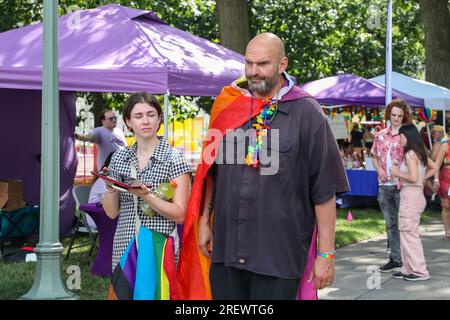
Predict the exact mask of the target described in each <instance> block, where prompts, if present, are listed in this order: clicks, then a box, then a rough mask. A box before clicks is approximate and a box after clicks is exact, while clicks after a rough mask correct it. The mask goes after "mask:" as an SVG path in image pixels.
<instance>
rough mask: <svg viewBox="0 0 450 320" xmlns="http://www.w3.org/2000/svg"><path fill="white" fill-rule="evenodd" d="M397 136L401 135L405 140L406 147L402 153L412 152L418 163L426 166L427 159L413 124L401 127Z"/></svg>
mask: <svg viewBox="0 0 450 320" xmlns="http://www.w3.org/2000/svg"><path fill="white" fill-rule="evenodd" d="M398 134H403V135H404V136H405V137H406V140H407V142H406V146H405V148H404V153H405V154H406V153H407V152H408V151H409V150H412V151H414V152H415V153H416V155H417V157H418V158H419V160H420V162H422V164H423V165H424V166H426V165H427V162H428V157H427V153H426V151H425V146H424V144H423V141H422V138H421V137H420V133H419V131H418V130H417V128H416V126H415V125H414V124H407V125H403V126H401V127H400V129H399V130H398Z"/></svg>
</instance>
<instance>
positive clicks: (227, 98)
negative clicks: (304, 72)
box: [177, 86, 317, 300]
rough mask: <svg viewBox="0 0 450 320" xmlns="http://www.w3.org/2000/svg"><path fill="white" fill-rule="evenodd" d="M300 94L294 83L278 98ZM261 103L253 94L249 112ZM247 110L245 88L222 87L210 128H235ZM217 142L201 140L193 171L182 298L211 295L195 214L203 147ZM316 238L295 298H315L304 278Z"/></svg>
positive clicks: (203, 166)
mask: <svg viewBox="0 0 450 320" xmlns="http://www.w3.org/2000/svg"><path fill="white" fill-rule="evenodd" d="M304 97H310V96H309V95H308V94H307V93H306V92H304V91H303V90H302V89H300V88H299V87H298V86H294V87H293V88H292V89H291V90H290V91H289V92H288V93H287V94H286V95H285V96H283V99H282V101H287V100H296V99H299V98H304ZM263 104H264V101H262V100H260V99H256V98H253V110H252V111H253V112H252V114H251V115H250V116H251V117H254V116H256V115H257V114H259V113H260V112H261V110H262V108H263ZM249 111H250V96H249V95H247V94H246V92H245V90H241V89H239V88H237V87H233V86H227V87H224V88H223V89H222V92H221V94H220V95H219V96H218V97H217V99H216V100H215V102H214V105H213V108H212V110H211V117H210V129H218V130H220V132H221V134H222V137H223V136H224V135H225V134H226V133H227V130H230V129H236V128H239V127H240V126H241V125H242V124H244V123H245V122H246V121H248V119H249V113H250V112H249ZM219 143H220V141H219V140H218V139H215V140H213V141H206V142H205V143H204V145H203V151H202V157H201V160H200V164H199V166H198V169H197V172H196V174H195V179H194V183H193V185H192V190H191V196H190V198H189V204H188V208H187V212H186V219H185V222H184V229H183V236H182V240H181V251H180V260H179V263H178V270H177V280H178V293H179V297H180V299H183V300H188V299H194V300H209V299H211V298H212V296H211V288H210V284H209V266H210V263H211V262H210V260H209V259H208V258H206V257H205V256H203V254H202V253H201V252H200V250H199V248H198V217H199V214H200V210H201V203H202V197H203V188H204V182H205V178H206V176H207V173H208V170H209V169H210V167H211V165H212V164H211V163H206V162H205V161H204V157H205V149H206V148H207V147H208V149H209V150H211V149H213V150H218V146H219ZM211 147H212V148H211ZM216 155H217V152H216ZM316 238H317V232H316V231H315V232H314V235H313V241H312V243H311V249H310V252H309V260H308V263H307V268H306V270H305V273H304V275H303V277H302V279H301V281H300V289H299V293H298V298H299V299H317V292H316V290H315V289H314V281H313V282H311V283H307V281H306V280H307V277H308V276H309V273H310V272H311V270H312V266H313V265H314V261H315V254H316V251H315V250H316Z"/></svg>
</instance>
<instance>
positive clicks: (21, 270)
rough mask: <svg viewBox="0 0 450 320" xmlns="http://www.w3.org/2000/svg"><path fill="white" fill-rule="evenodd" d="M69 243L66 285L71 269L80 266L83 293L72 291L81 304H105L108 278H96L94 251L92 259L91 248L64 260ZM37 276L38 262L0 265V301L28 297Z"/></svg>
mask: <svg viewBox="0 0 450 320" xmlns="http://www.w3.org/2000/svg"><path fill="white" fill-rule="evenodd" d="M87 239H88V238H87V237H79V238H78V237H77V240H76V241H75V244H74V246H76V245H77V244H80V243H85V242H86V240H87ZM69 243H70V239H69V238H65V239H63V241H62V244H63V246H64V252H63V258H62V259H61V265H62V272H61V276H62V278H63V282H64V283H65V284H66V283H67V280H68V278H69V276H70V275H72V274H73V273H67V270H68V268H69V266H73V265H74V266H78V267H79V268H80V272H81V285H80V287H81V288H80V290H71V291H72V292H74V293H75V294H77V295H78V296H79V297H80V299H82V300H104V299H105V298H106V295H107V290H108V286H109V278H103V277H98V276H94V275H92V274H91V266H92V263H93V261H94V259H95V254H96V252H95V250H94V252H93V253H92V255H91V256H90V257H89V250H90V246H85V247H81V248H77V249H72V251H71V252H70V256H69V259H68V260H67V261H66V260H65V254H66V252H67V248H68V247H69ZM35 272H36V262H28V263H26V262H21V263H3V262H0V300H15V299H18V298H19V297H20V296H22V295H24V294H25V293H27V292H28V291H29V290H30V288H31V286H32V285H33V279H34V276H35Z"/></svg>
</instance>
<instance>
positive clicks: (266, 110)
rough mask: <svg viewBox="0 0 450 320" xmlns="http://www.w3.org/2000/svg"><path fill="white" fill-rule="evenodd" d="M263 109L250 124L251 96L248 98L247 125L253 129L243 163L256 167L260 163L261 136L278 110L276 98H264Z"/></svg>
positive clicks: (264, 135)
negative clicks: (248, 113) (248, 114)
mask: <svg viewBox="0 0 450 320" xmlns="http://www.w3.org/2000/svg"><path fill="white" fill-rule="evenodd" d="M264 102H265V103H264V105H263V109H262V110H261V112H260V114H259V115H257V116H256V117H255V122H254V123H253V124H252V119H251V114H252V111H253V110H252V109H253V97H251V98H250V116H249V120H248V127H249V128H253V129H255V130H254V131H253V136H252V141H250V143H249V145H248V147H247V155H246V157H245V164H246V165H247V166H253V167H254V168H258V167H259V165H260V152H261V150H262V144H263V138H264V137H267V130H269V129H270V123H271V122H272V120H273V119H274V118H275V115H276V114H277V110H278V100H277V99H269V98H268V97H267V98H266V99H265V100H264Z"/></svg>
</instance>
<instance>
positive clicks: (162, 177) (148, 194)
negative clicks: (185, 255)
mask: <svg viewBox="0 0 450 320" xmlns="http://www.w3.org/2000/svg"><path fill="white" fill-rule="evenodd" d="M123 117H124V122H125V124H126V125H127V127H128V128H129V130H130V131H132V132H133V133H134V135H135V137H136V143H135V144H134V145H133V146H131V147H129V148H126V149H123V150H118V151H116V152H115V153H114V155H113V157H112V159H111V163H110V165H109V168H108V175H109V176H110V177H111V178H113V179H115V180H119V181H121V182H126V181H127V180H129V179H130V177H131V178H133V179H137V181H138V182H134V184H136V183H138V186H139V188H134V189H129V190H128V192H118V191H117V190H116V189H114V188H113V186H111V185H107V187H106V189H107V192H106V194H105V196H104V198H103V208H104V209H105V212H106V214H107V215H108V216H109V217H110V218H111V219H114V218H115V217H117V216H119V220H118V222H117V229H116V234H115V236H114V244H113V258H112V268H113V270H114V269H115V268H116V267H117V270H119V271H117V272H119V274H120V272H121V270H120V268H122V271H123V268H124V263H123V262H124V261H125V260H124V259H122V258H123V257H125V256H127V253H129V252H130V250H131V249H130V246H131V244H132V243H133V241H135V247H133V248H136V252H137V248H138V246H139V252H140V253H141V255H139V256H138V257H142V253H144V252H147V251H146V250H147V249H148V250H150V251H151V252H155V255H156V252H157V249H156V247H155V249H154V250H153V245H152V243H151V241H150V242H149V240H148V239H150V238H152V237H153V239H166V240H164V241H167V248H166V247H161V248H159V247H158V248H159V249H161V250H162V249H163V248H166V249H167V250H171V248H172V247H174V248H175V252H171V253H170V254H169V255H168V256H174V258H175V259H176V256H177V246H176V244H177V236H178V235H177V232H176V230H177V229H176V225H177V223H178V224H182V223H183V222H184V217H185V213H186V208H187V204H188V199H189V192H190V191H189V188H190V173H191V169H190V166H189V165H188V163H187V161H186V159H185V158H184V157H183V155H182V154H181V152H180V151H179V150H177V149H175V148H174V147H172V146H171V145H169V144H168V143H167V142H166V141H165V140H164V139H163V138H161V137H158V136H157V132H158V129H159V128H160V126H161V120H162V108H161V105H160V104H159V102H158V100H156V98H155V97H154V96H152V95H150V94H147V93H145V92H138V93H134V94H132V95H131V96H130V97H129V98H128V100H127V101H126V103H125V108H124V111H123ZM168 182H171V183H174V185H176V188H175V190H174V193H173V197H172V200H171V201H166V200H163V199H161V198H159V197H158V196H156V195H155V194H156V193H155V191H156V190H157V188H158V186H159V185H160V184H161V183H168ZM147 205H148V206H150V207H151V209H152V210H153V212H156V214H152V215H151V216H150V215H147V214H146V213H145V210H146V209H145V208H146V206H147ZM148 234H150V235H151V237H150V238H143V236H146V235H148ZM133 239H135V240H133ZM141 239H147V240H145V241H144V240H141ZM170 239H172V240H170ZM138 240H139V241H138ZM142 241H144V242H142ZM164 241H163V242H162V240H158V241H156V240H154V241H153V243H154V246H156V244H157V243H158V244H161V243H166V242H164ZM170 241H172V242H173V244H174V245H172V244H170ZM159 249H158V250H159ZM150 251H149V252H150ZM165 253H166V252H165ZM164 257H166V255H164ZM157 258H158V259H160V258H161V255H159V256H158V257H157ZM152 259H153V257H152ZM149 261H150V260H149ZM152 261H153V260H152ZM155 261H156V262H155V263H156V265H158V263H159V262H158V261H157V260H155ZM137 263H138V266H139V263H140V260H138V262H137ZM144 263H145V261H144ZM148 263H150V262H148ZM169 263H174V261H173V259H172V261H171V262H169ZM164 265H166V261H164ZM174 267H175V266H173V268H171V269H172V271H173V270H175V269H174ZM145 268H147V267H145ZM145 268H144V269H145ZM117 272H116V271H114V273H113V284H114V276H115V275H116V274H117ZM153 277H155V275H153ZM160 278H161V276H160V275H156V279H160ZM138 281H140V280H138V277H137V276H136V287H135V292H134V298H135V299H152V297H153V296H152V295H149V294H150V293H151V292H149V290H144V291H143V292H142V291H141V292H138V291H137V290H138V288H142V285H144V284H145V283H147V282H148V281H150V280H149V279H147V278H145V279H144V281H143V282H141V283H140V284H139V286H138ZM150 282H151V281H150ZM130 285H131V286H132V287H134V285H135V284H134V283H133V284H130ZM115 290H117V288H115ZM150 291H151V290H150ZM115 294H116V295H117V297H116V298H119V299H124V297H126V298H128V299H131V298H133V296H131V297H130V296H127V295H120V294H119V293H118V292H117V291H115ZM111 298H114V295H111ZM154 299H158V297H154Z"/></svg>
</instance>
